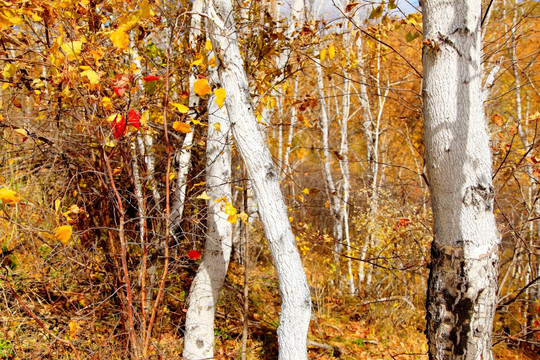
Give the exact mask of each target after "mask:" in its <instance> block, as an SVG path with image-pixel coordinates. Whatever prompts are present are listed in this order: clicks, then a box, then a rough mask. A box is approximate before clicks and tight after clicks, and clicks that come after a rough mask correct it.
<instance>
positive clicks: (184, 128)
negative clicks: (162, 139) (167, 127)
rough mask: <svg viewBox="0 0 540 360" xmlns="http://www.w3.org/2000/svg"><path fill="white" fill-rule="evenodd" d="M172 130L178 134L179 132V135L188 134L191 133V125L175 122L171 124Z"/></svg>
mask: <svg viewBox="0 0 540 360" xmlns="http://www.w3.org/2000/svg"><path fill="white" fill-rule="evenodd" d="M172 127H173V129H174V130H176V131H178V132H181V133H186V134H187V133H190V132H191V125H189V124H188V123H185V122H181V121H175V122H174V123H173V126H172Z"/></svg>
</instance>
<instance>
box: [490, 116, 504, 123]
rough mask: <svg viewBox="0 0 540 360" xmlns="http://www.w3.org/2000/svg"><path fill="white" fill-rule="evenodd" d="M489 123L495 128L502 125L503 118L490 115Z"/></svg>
mask: <svg viewBox="0 0 540 360" xmlns="http://www.w3.org/2000/svg"><path fill="white" fill-rule="evenodd" d="M491 121H492V122H493V123H494V124H495V125H497V126H502V124H503V118H502V116H501V115H499V114H494V115H491Z"/></svg>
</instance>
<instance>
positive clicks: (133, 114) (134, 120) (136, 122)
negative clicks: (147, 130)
mask: <svg viewBox="0 0 540 360" xmlns="http://www.w3.org/2000/svg"><path fill="white" fill-rule="evenodd" d="M128 123H129V125H131V126H134V127H136V128H137V130H138V129H139V128H140V127H141V113H140V112H138V111H137V110H133V109H132V110H129V113H128Z"/></svg>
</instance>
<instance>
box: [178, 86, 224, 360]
mask: <svg viewBox="0 0 540 360" xmlns="http://www.w3.org/2000/svg"><path fill="white" fill-rule="evenodd" d="M218 129H219V130H218ZM229 134H230V129H229V119H228V117H227V112H226V111H225V106H223V108H221V109H220V108H219V107H218V106H217V104H216V103H215V101H214V98H213V96H212V97H210V98H209V99H208V139H207V143H206V164H207V167H206V193H207V194H208V196H209V197H210V199H208V216H207V224H208V230H207V235H206V245H205V248H204V254H203V259H202V262H201V265H200V266H199V269H198V270H197V275H196V276H195V279H194V280H193V283H192V285H191V291H190V294H189V302H188V303H189V305H188V309H187V314H186V333H185V335H184V351H183V357H184V359H189V360H195V359H197V360H198V359H210V358H213V356H214V314H215V310H216V305H217V301H218V299H219V292H220V290H221V288H222V286H223V281H224V280H225V276H226V274H227V268H228V266H229V259H230V256H231V248H232V233H233V228H232V223H230V222H229V221H228V220H227V218H228V215H227V214H226V213H225V212H224V210H223V209H224V205H225V204H224V203H223V202H222V201H219V200H218V199H222V198H225V199H227V201H232V200H231V197H232V192H231V143H230V139H229Z"/></svg>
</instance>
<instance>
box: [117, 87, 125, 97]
mask: <svg viewBox="0 0 540 360" xmlns="http://www.w3.org/2000/svg"><path fill="white" fill-rule="evenodd" d="M125 92H126V88H123V87H115V88H114V93H115V94H116V95H118V96H119V97H122V95H124V93H125Z"/></svg>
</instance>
